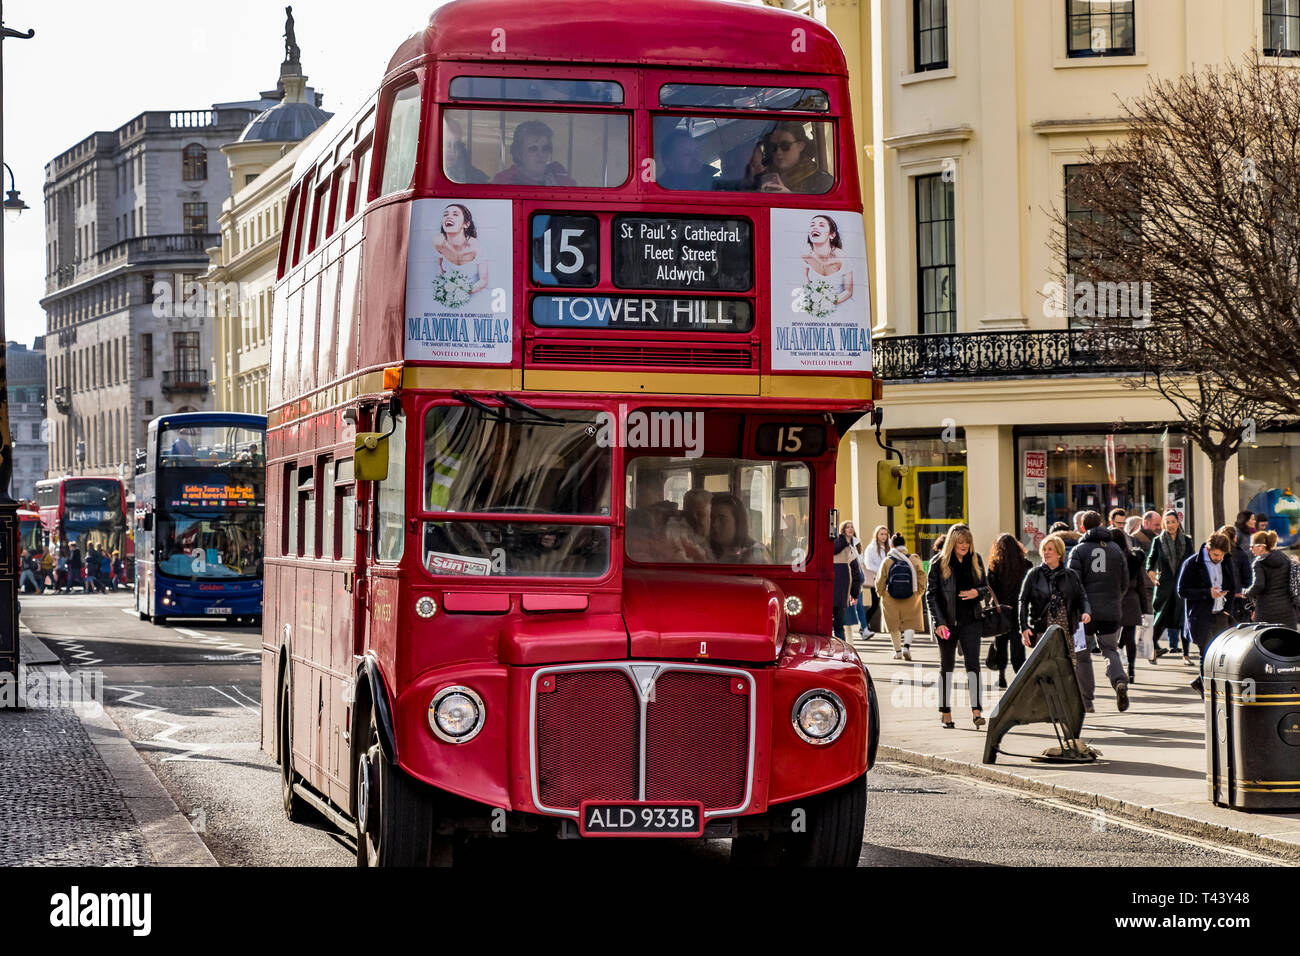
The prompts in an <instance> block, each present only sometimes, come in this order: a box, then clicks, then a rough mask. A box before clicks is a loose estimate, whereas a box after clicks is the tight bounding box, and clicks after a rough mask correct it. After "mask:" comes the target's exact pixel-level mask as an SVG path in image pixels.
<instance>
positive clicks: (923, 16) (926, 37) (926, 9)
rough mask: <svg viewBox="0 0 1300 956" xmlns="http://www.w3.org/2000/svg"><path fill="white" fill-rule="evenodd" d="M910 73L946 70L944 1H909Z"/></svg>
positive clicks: (946, 6)
mask: <svg viewBox="0 0 1300 956" xmlns="http://www.w3.org/2000/svg"><path fill="white" fill-rule="evenodd" d="M912 56H913V59H912V62H913V70H914V72H917V73H924V72H925V71H926V70H944V69H947V67H948V0H912Z"/></svg>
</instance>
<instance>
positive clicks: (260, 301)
mask: <svg viewBox="0 0 1300 956" xmlns="http://www.w3.org/2000/svg"><path fill="white" fill-rule="evenodd" d="M281 82H282V84H283V86H284V90H285V96H284V100H283V102H281V103H279V104H277V105H276V106H274V107H272V108H271V109H268V110H266V111H265V112H263V113H262V114H261V115H260V116H258V117H257V118H256V119H254V120H253V121H252V122H251V123H249V125H248V127H247V128H246V129H245V130H244V132H243V134H242V135H241V136H240V137H239V139H238V140H237V141H236V142H234V143H231V144H229V145H228V146H223V147H222V149H221V151H222V153H224V154H225V156H226V163H227V165H228V167H229V169H230V176H231V191H232V195H231V198H229V199H227V200H226V201H225V202H224V203H223V204H222V206H221V216H220V218H219V219H218V229H219V231H220V233H221V245H220V247H218V248H213V249H209V250H208V253H209V255H210V257H211V266H210V268H209V270H208V272H207V274H206V275H205V276H204V277H203V281H204V283H205V287H206V289H207V290H208V293H209V295H210V296H211V297H212V300H213V306H214V308H215V312H216V334H215V335H214V336H213V340H214V341H213V347H214V355H213V356H212V367H213V387H214V391H215V398H216V403H215V404H216V408H217V409H218V410H220V411H229V412H251V413H254V414H260V415H264V414H266V389H267V379H268V370H269V368H270V363H271V295H272V289H273V287H274V285H275V275H276V267H277V264H278V258H279V252H280V227H281V224H282V223H283V217H284V208H285V203H286V201H287V199H288V196H289V185H290V180H291V178H292V176H293V166H294V163H295V162H296V161H297V159H298V155H299V153H300V152H301V151H302V150H303V149H304V148H305V147H306V146H307V144H308V143H310V142H311V141H312V139H313V138H314V137H315V135H316V132H317V131H318V130H319V129H320V128H321V127H322V126H323V125H324V124H325V121H326V120H328V119H329V117H330V115H331V114H329V113H326V112H325V111H323V110H321V109H320V108H319V107H318V106H316V105H315V102H314V98H312V99H309V97H308V96H307V92H306V90H305V87H306V77H303V76H300V75H297V73H296V72H289V73H286V74H285V75H283V76H282V77H281Z"/></svg>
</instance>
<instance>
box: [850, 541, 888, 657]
mask: <svg viewBox="0 0 1300 956" xmlns="http://www.w3.org/2000/svg"><path fill="white" fill-rule="evenodd" d="M889 547H890V544H889V529H888V528H886V527H885V526H884V525H883V524H882V525H877V526H876V530H875V531H873V532H872V533H871V542H870V543H869V544H868V545H867V546H866V547H865V548H860V549H859V551H860V552H861V555H862V597H861V598H860V599H859V601H858V603H857V604H856V605H854V606H855V607H856V608H857V612H858V625H859V627H860V630H859V632H858V634H859V637H860V638H861V639H862V640H864V641H866V640H870V639H871V638H872V637H873V636H874V632H873V630H872V628H873V627H874V626H875V620H876V612H877V611H879V610H880V593H879V592H878V591H877V590H876V578H877V576H879V574H880V566H881V564H883V563H884V561H885V555H887V554H889ZM868 599H870V601H871V604H870V606H868V604H867V601H868Z"/></svg>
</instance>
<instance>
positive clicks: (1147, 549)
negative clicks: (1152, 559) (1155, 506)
mask: <svg viewBox="0 0 1300 956" xmlns="http://www.w3.org/2000/svg"><path fill="white" fill-rule="evenodd" d="M1162 522H1163V519H1162V518H1161V516H1160V512H1159V511H1148V512H1146V513H1145V514H1144V515H1142V527H1141V528H1140V529H1138V530H1137V531H1135V532H1134V533H1133V538H1134V540H1136V541H1137V543H1138V547H1139V548H1141V549H1142V553H1143V554H1150V553H1151V543H1152V542H1153V541H1155V540H1156V538H1157V536H1159V534H1160V530H1161V528H1162V527H1163V523H1162Z"/></svg>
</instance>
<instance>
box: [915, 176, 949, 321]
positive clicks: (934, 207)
mask: <svg viewBox="0 0 1300 956" xmlns="http://www.w3.org/2000/svg"><path fill="white" fill-rule="evenodd" d="M955 205H956V204H955V199H954V195H953V184H952V183H951V182H946V181H945V180H944V177H943V174H941V173H935V174H934V175H932V176H918V177H917V178H916V301H917V330H918V331H919V332H920V333H921V334H923V335H924V334H927V333H932V332H955V331H957V240H956V228H955V227H956V221H955V220H956V215H955Z"/></svg>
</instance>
